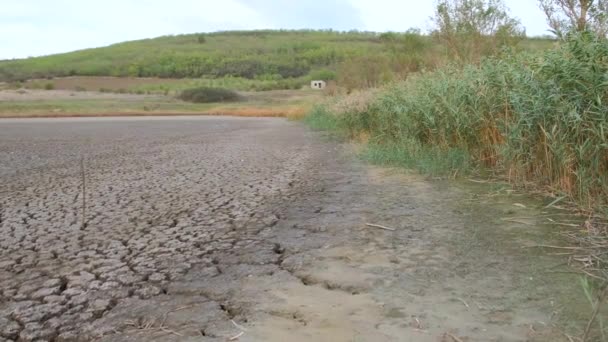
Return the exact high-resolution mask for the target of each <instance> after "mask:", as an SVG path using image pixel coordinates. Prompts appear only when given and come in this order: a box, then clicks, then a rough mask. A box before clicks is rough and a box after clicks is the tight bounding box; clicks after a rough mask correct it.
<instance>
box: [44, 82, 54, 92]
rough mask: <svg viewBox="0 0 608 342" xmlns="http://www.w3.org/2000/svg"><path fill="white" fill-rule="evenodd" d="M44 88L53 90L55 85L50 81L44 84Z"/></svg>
mask: <svg viewBox="0 0 608 342" xmlns="http://www.w3.org/2000/svg"><path fill="white" fill-rule="evenodd" d="M44 89H45V90H53V89H55V85H54V84H53V83H50V82H49V83H47V84H45V85H44Z"/></svg>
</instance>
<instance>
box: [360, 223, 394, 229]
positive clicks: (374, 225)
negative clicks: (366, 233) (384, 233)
mask: <svg viewBox="0 0 608 342" xmlns="http://www.w3.org/2000/svg"><path fill="white" fill-rule="evenodd" d="M365 225H366V226H368V227H374V228H380V229H385V230H390V231H395V228H390V227H385V226H381V225H379V224H373V223H366V224H365Z"/></svg>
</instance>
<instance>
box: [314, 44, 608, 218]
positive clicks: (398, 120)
mask: <svg viewBox="0 0 608 342" xmlns="http://www.w3.org/2000/svg"><path fill="white" fill-rule="evenodd" d="M606 75H608V41H606V40H605V39H599V38H596V37H595V36H594V35H592V34H588V33H585V34H580V35H572V36H571V37H570V38H569V40H568V41H567V42H565V43H563V44H562V45H560V46H558V47H557V48H556V49H554V50H551V51H547V52H544V53H542V54H525V53H520V54H515V55H509V56H503V57H501V58H499V57H494V58H489V59H485V60H483V61H482V62H481V63H480V64H479V65H467V66H465V67H457V66H448V67H445V68H441V69H439V70H437V71H435V72H427V73H422V74H420V75H419V76H417V77H412V78H410V79H408V80H407V81H405V82H400V83H397V84H395V85H393V86H390V87H388V88H386V89H384V90H383V91H381V92H379V93H377V94H376V95H375V96H374V98H373V100H371V101H368V102H367V104H366V105H365V106H363V108H361V109H359V110H352V109H349V108H347V109H344V110H333V111H332V110H331V108H332V106H331V105H327V108H326V109H325V111H326V112H327V115H330V116H331V117H332V118H334V119H335V120H338V124H337V125H336V127H340V128H341V129H343V130H344V131H346V132H349V134H350V135H351V136H354V137H357V136H369V141H370V143H371V145H370V146H372V148H371V151H372V152H373V153H372V154H371V155H370V158H371V159H372V160H376V161H382V160H384V161H386V162H390V163H396V164H402V165H407V166H410V167H411V166H414V167H416V168H418V169H421V170H424V169H428V170H429V171H428V172H430V173H433V174H435V173H437V172H439V171H441V170H443V171H444V172H445V173H447V174H454V173H460V172H466V169H467V168H468V167H469V166H477V167H484V168H486V167H489V168H493V169H494V170H497V172H504V173H505V174H506V175H507V176H508V177H509V179H511V180H512V181H515V182H523V183H526V182H529V181H534V182H536V183H538V184H541V185H544V186H547V187H548V188H550V189H552V190H553V191H555V192H558V193H561V194H564V195H569V196H571V197H572V198H574V199H576V200H578V201H579V203H581V204H582V205H585V206H589V207H594V206H598V205H599V206H601V205H606V204H608V203H607V202H608V91H607V90H608V78H607V77H606ZM357 96H359V95H357ZM318 111H319V112H320V113H323V111H322V110H318ZM317 120H318V119H317ZM421 164H423V165H421Z"/></svg>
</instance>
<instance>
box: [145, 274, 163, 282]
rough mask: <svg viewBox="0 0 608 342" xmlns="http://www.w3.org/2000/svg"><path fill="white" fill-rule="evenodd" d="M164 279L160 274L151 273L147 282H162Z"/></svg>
mask: <svg viewBox="0 0 608 342" xmlns="http://www.w3.org/2000/svg"><path fill="white" fill-rule="evenodd" d="M165 279H166V277H165V275H164V274H162V273H152V274H150V276H149V277H148V280H150V281H163V280H165Z"/></svg>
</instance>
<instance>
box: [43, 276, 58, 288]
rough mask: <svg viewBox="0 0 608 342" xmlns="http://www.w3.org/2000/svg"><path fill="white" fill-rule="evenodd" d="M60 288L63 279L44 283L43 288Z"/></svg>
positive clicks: (54, 279)
mask: <svg viewBox="0 0 608 342" xmlns="http://www.w3.org/2000/svg"><path fill="white" fill-rule="evenodd" d="M56 286H57V287H59V286H61V279H57V278H53V279H49V280H47V281H45V282H44V283H42V287H56Z"/></svg>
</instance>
